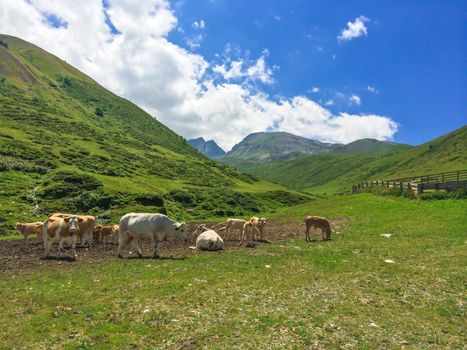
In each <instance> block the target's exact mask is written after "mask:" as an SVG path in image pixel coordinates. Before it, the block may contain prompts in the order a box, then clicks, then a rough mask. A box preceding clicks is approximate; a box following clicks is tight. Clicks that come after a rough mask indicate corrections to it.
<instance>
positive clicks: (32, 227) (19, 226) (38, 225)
mask: <svg viewBox="0 0 467 350" xmlns="http://www.w3.org/2000/svg"><path fill="white" fill-rule="evenodd" d="M43 224H44V223H43V222H40V221H37V222H31V223H21V222H17V223H16V225H15V229H16V230H18V231H19V232H20V233H21V234H22V235H23V237H24V239H27V238H28V236H29V235H31V234H34V233H35V234H36V237H37V238H40V237H41V232H42V225H43Z"/></svg>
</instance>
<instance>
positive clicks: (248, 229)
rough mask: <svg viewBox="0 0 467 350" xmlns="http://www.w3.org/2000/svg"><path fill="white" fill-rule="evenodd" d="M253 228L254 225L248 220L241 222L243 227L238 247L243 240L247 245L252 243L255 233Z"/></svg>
mask: <svg viewBox="0 0 467 350" xmlns="http://www.w3.org/2000/svg"><path fill="white" fill-rule="evenodd" d="M254 230H255V225H254V224H253V223H252V222H251V221H250V220H248V221H245V223H244V224H243V228H242V237H241V239H240V243H239V244H238V246H239V247H240V246H241V245H242V244H243V242H245V241H246V246H247V247H248V246H250V245H251V244H252V239H253V236H254V234H255V233H254Z"/></svg>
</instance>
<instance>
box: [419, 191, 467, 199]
mask: <svg viewBox="0 0 467 350" xmlns="http://www.w3.org/2000/svg"><path fill="white" fill-rule="evenodd" d="M419 198H420V199H421V200H441V199H467V190H462V189H461V190H456V191H451V192H444V191H433V192H425V193H421V194H420V196H419Z"/></svg>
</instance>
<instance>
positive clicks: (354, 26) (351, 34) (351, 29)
mask: <svg viewBox="0 0 467 350" xmlns="http://www.w3.org/2000/svg"><path fill="white" fill-rule="evenodd" d="M366 22H369V19H368V18H366V17H365V16H360V17H357V18H355V21H354V22H347V28H346V29H343V30H342V32H341V33H340V35H339V36H338V37H337V40H338V41H339V42H341V41H350V40H352V39H355V38H358V37H360V36H362V35H367V34H368V28H367V27H366V26H365V23H366Z"/></svg>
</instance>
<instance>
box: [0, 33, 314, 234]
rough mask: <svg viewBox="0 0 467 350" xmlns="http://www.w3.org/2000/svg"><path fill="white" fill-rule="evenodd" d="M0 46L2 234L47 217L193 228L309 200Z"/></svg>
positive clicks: (27, 47) (59, 66) (31, 55)
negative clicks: (133, 217) (130, 217)
mask: <svg viewBox="0 0 467 350" xmlns="http://www.w3.org/2000/svg"><path fill="white" fill-rule="evenodd" d="M0 39H1V40H2V41H3V42H6V43H7V44H8V48H6V47H4V46H0V183H1V184H2V186H1V188H0V234H1V233H5V232H6V231H7V230H10V229H11V227H12V225H13V223H14V221H16V220H20V221H29V220H36V219H37V218H41V217H43V216H44V215H45V214H47V213H48V212H51V211H75V212H90V213H93V214H97V215H99V216H100V217H101V218H102V219H103V220H104V221H112V222H115V221H116V220H117V219H118V217H119V216H120V215H121V214H122V213H125V212H128V211H129V210H132V211H155V210H158V211H167V212H168V213H169V214H170V215H173V216H176V217H178V218H180V219H185V220H188V219H193V218H201V217H212V216H225V215H249V214H251V213H252V212H258V211H265V210H271V209H274V208H277V207H279V206H281V205H284V204H288V203H290V201H292V202H294V201H296V202H300V201H303V200H305V199H307V198H305V197H303V196H302V195H300V194H298V193H291V192H287V191H286V190H285V189H284V188H283V187H282V186H278V185H274V184H270V183H267V182H264V181H260V180H257V179H255V178H254V177H252V176H251V175H247V174H244V173H241V172H239V171H238V170H236V169H233V168H229V167H226V166H224V165H220V164H218V163H215V162H213V161H211V160H209V159H208V158H206V157H205V156H203V155H202V154H200V153H199V152H197V151H196V150H195V149H194V148H193V147H191V146H189V145H188V144H187V142H186V140H184V139H183V138H182V137H181V136H179V135H177V134H176V133H174V132H173V131H172V130H170V129H168V128H167V127H165V126H164V125H163V124H161V123H159V122H158V121H157V120H155V119H154V118H152V117H151V116H150V115H149V114H147V113H146V112H144V111H143V110H142V109H140V108H139V107H137V106H136V105H134V104H133V103H131V102H129V101H127V100H125V99H123V98H120V97H118V96H116V95H114V94H113V93H111V92H109V91H108V90H106V89H104V88H103V87H102V86H100V85H99V84H97V83H96V82H95V81H93V80H92V79H91V78H89V77H87V76H86V75H84V74H83V73H81V72H79V71H78V70H77V69H75V68H73V67H72V66H70V65H68V64H67V63H66V62H64V61H62V60H60V59H58V58H57V57H55V56H53V55H51V54H49V53H47V52H45V51H44V50H42V49H40V48H39V47H37V46H35V45H32V44H30V43H27V42H25V41H23V40H20V39H17V38H14V37H11V36H7V35H0ZM33 189H35V190H33ZM284 191H285V192H284ZM36 200H37V202H38V206H39V207H38V208H37V209H36V211H35V212H33V211H34V209H33V205H34V204H35V202H36ZM32 209H33V211H31V210H32Z"/></svg>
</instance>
